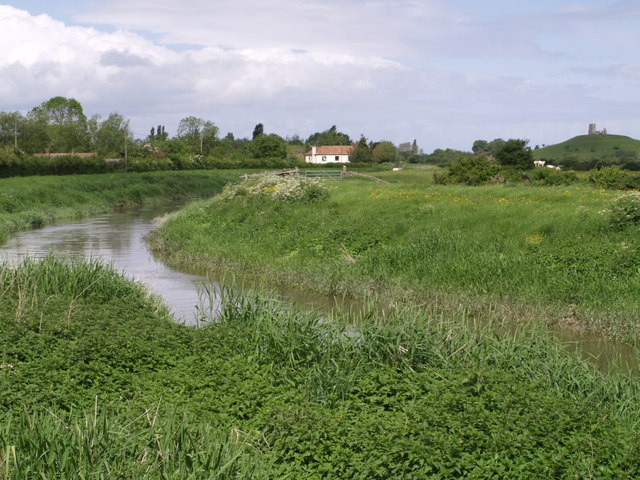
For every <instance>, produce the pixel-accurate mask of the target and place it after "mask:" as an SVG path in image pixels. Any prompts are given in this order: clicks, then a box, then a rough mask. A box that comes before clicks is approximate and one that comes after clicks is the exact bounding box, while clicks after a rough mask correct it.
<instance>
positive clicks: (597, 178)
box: [589, 167, 635, 190]
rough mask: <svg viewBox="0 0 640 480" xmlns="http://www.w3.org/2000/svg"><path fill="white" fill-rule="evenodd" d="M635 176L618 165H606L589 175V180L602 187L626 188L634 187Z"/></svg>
mask: <svg viewBox="0 0 640 480" xmlns="http://www.w3.org/2000/svg"><path fill="white" fill-rule="evenodd" d="M634 180H635V179H634V177H633V175H631V174H630V173H628V172H625V171H623V170H620V169H619V168H616V167H604V168H601V169H600V170H595V171H593V172H591V174H590V175H589V181H590V182H591V183H594V184H596V185H597V186H599V187H602V188H610V189H617V190H626V189H629V188H633V186H634Z"/></svg>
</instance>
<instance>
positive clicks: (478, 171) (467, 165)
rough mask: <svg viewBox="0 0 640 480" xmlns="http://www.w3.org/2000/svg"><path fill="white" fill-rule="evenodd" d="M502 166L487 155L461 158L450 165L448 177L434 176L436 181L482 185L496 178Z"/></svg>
mask: <svg viewBox="0 0 640 480" xmlns="http://www.w3.org/2000/svg"><path fill="white" fill-rule="evenodd" d="M501 170H502V169H501V168H500V166H499V165H496V164H495V163H494V162H492V160H491V159H490V158H489V157H487V156H485V155H474V156H473V157H467V158H460V159H459V160H458V161H457V162H456V163H454V164H453V165H451V166H450V167H449V172H448V174H446V177H442V176H439V177H438V178H437V179H436V178H435V176H434V181H435V182H436V183H464V184H466V185H482V184H483V183H488V182H490V181H491V180H492V179H494V178H496V177H497V175H498V174H500V173H501Z"/></svg>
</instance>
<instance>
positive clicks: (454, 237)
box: [151, 170, 640, 345]
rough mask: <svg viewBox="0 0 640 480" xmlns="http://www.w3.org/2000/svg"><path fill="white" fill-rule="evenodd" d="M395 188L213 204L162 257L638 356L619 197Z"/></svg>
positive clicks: (573, 190)
mask: <svg viewBox="0 0 640 480" xmlns="http://www.w3.org/2000/svg"><path fill="white" fill-rule="evenodd" d="M396 173H397V176H395V175H396ZM385 175H386V176H385ZM385 175H380V176H381V177H383V178H389V179H390V178H393V179H394V183H392V184H388V185H379V184H374V183H371V182H366V181H362V180H345V181H343V182H340V183H336V184H335V185H333V186H332V187H331V191H330V195H329V198H328V199H327V200H325V201H323V202H315V203H314V202H287V201H277V200H276V201H274V200H273V199H269V198H264V196H256V195H245V196H238V197H237V198H233V199H225V198H223V197H220V198H214V199H209V200H203V201H199V202H196V203H193V204H191V205H189V206H188V207H187V208H185V209H184V210H183V211H181V212H180V213H179V214H177V215H175V216H173V217H172V218H171V219H170V220H169V221H168V222H166V223H165V224H164V226H163V227H162V228H161V229H160V230H159V231H158V232H156V233H155V234H154V235H152V237H151V244H152V245H153V247H154V248H155V250H156V251H157V252H159V253H160V254H161V255H163V256H164V257H165V258H166V259H168V261H170V262H172V263H175V264H176V265H189V266H191V267H195V266H200V267H203V268H209V269H215V268H223V269H224V270H225V271H230V270H231V271H236V272H240V273H250V274H252V275H254V276H257V277H258V278H263V279H268V281H269V282H275V283H280V284H283V285H295V286H299V287H300V288H302V289H308V290H313V291H316V292H319V293H322V294H327V295H337V296H349V297H354V298H371V297H377V298H379V299H383V301H384V302H385V303H386V304H396V305H397V304H424V305H438V306H439V308H441V310H442V311H443V313H446V312H452V311H456V310H459V309H465V310H467V311H468V312H470V313H471V314H472V315H476V316H483V315H491V316H494V317H498V318H511V319H512V320H516V321H517V320H521V321H523V322H528V321H535V322H538V323H543V324H547V325H553V324H561V325H566V326H567V327H569V328H575V329H579V330H589V331H593V332H598V333H599V334H603V335H605V336H609V337H612V338H616V339H618V340H622V341H625V342H628V343H630V344H633V345H638V342H639V340H640V336H639V334H638V332H639V331H640V329H639V328H638V327H639V326H640V325H639V320H638V319H639V318H640V295H638V292H640V275H639V274H638V272H640V254H639V253H640V237H639V236H638V235H637V233H638V227H637V225H633V224H632V225H618V226H616V225H614V224H612V222H611V219H610V218H609V216H608V214H607V212H606V210H607V208H608V206H610V205H611V202H613V201H614V199H615V198H617V196H618V195H619V193H618V192H615V191H611V190H605V189H601V188H594V187H592V186H590V185H589V184H587V183H583V184H576V185H570V186H559V187H539V186H534V185H525V184H520V185H488V186H480V187H471V188H470V187H466V186H455V185H434V184H433V183H432V182H430V181H429V178H430V175H431V171H430V170H408V171H406V172H389V173H388V174H385ZM403 178H406V181H405V180H403ZM420 179H422V181H420ZM270 188H271V187H270ZM273 188H276V187H273ZM631 195H633V194H631ZM634 198H635V197H634ZM213 238H215V241H211V239H213Z"/></svg>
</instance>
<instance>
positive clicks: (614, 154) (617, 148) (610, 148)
mask: <svg viewBox="0 0 640 480" xmlns="http://www.w3.org/2000/svg"><path fill="white" fill-rule="evenodd" d="M533 154H534V157H535V158H536V160H546V161H548V162H549V163H553V164H556V165H562V166H563V167H565V168H569V169H574V170H591V169H594V168H602V167H606V166H612V165H617V166H620V167H622V168H625V169H628V170H640V141H639V140H635V139H633V138H630V137H625V136H623V135H609V134H607V135H579V136H577V137H574V138H571V139H569V140H567V141H565V142H562V143H558V144H556V145H549V146H546V147H543V148H540V149H537V150H534V152H533Z"/></svg>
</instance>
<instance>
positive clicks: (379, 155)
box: [373, 141, 396, 163]
mask: <svg viewBox="0 0 640 480" xmlns="http://www.w3.org/2000/svg"><path fill="white" fill-rule="evenodd" d="M395 160H396V147H395V146H394V145H393V143H391V142H386V141H385V142H379V143H378V144H377V145H376V146H375V147H374V149H373V161H374V162H377V163H384V162H393V161H395Z"/></svg>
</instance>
